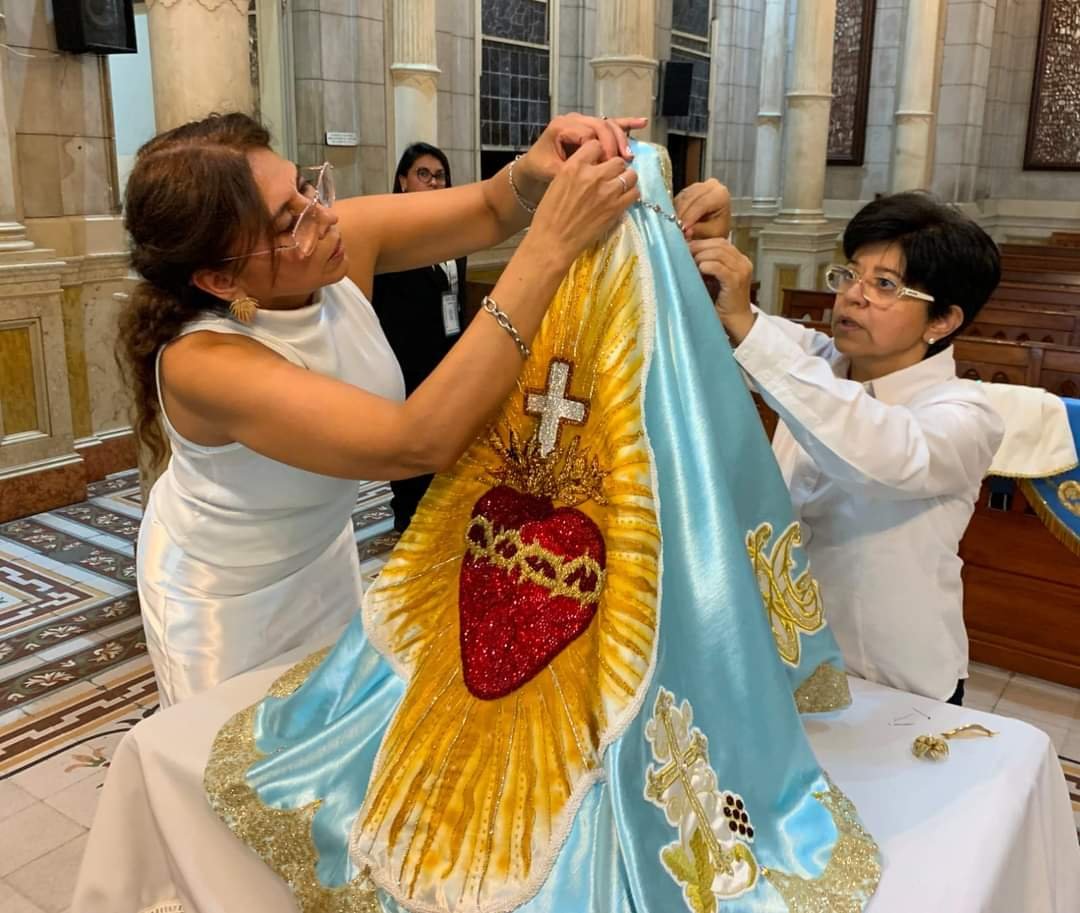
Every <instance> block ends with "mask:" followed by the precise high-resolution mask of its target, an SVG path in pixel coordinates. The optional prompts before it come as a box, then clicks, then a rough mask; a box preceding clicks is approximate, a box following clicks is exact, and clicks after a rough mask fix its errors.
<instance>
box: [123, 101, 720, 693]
mask: <svg viewBox="0 0 1080 913" xmlns="http://www.w3.org/2000/svg"><path fill="white" fill-rule="evenodd" d="M644 123H645V121H644V120H640V119H624V120H607V119H604V118H589V117H583V116H581V115H569V116H565V117H559V118H556V119H555V120H553V121H552V122H551V124H549V126H548V127H547V129H546V130H545V131H544V133H543V135H542V136H541V137H540V139H539V140H538V141H537V143H536V144H535V145H534V146H533V147H532V148H531V149H530V150H529V151H528V152H527V153H526V154H525V155H524V156H522V157H520V158H519V160H517V161H516V162H515V163H514V164H513V165H510V166H507V167H506V168H504V169H503V170H502V171H500V172H499V173H498V174H496V175H495V176H494V177H493V178H491V179H489V180H486V181H481V182H479V183H476V184H471V185H466V186H462V187H455V188H452V189H447V190H443V191H439V192H437V193H431V194H396V195H390V194H385V195H380V196H368V197H358V198H354V199H349V200H344V201H342V202H340V203H339V204H338V205H337V206H334V192H333V184H332V179H331V169H330V167H329V166H328V165H322V166H319V167H316V168H312V169H306V168H298V167H297V166H296V165H295V164H293V163H291V162H289V161H286V160H285V159H283V158H281V157H280V156H278V155H276V154H275V153H273V152H272V151H271V150H270V148H269V137H268V135H267V133H266V131H265V130H264V129H263V128H262V127H261V126H260V125H259V124H258V123H256V122H255V121H253V120H251V119H250V118H248V117H246V116H245V115H241V114H229V115H223V116H212V117H209V118H206V119H205V120H202V121H198V122H194V123H190V124H186V125H184V126H182V127H178V128H176V129H174V130H171V131H168V132H166V133H163V134H161V135H160V136H158V137H156V138H154V139H153V140H151V141H150V142H149V143H147V144H146V145H145V146H144V147H143V148H142V149H141V150H140V152H139V155H138V158H137V160H136V164H135V167H134V169H133V171H132V173H131V177H130V178H129V181H128V185H127V195H126V200H125V209H126V224H127V228H128V231H129V233H130V235H131V240H132V259H133V263H134V266H135V268H136V270H137V271H138V272H139V273H140V275H141V276H142V278H143V280H144V281H143V282H141V283H140V285H139V287H138V289H137V291H136V293H135V294H134V295H133V298H132V302H131V305H130V306H129V308H128V309H127V310H126V312H125V313H124V315H123V317H122V320H121V332H120V354H121V359H122V361H123V362H124V363H125V365H126V367H127V369H128V373H129V376H130V379H131V385H132V389H133V393H134V396H135V405H136V421H135V428H136V432H137V434H138V436H139V438H140V440H141V442H142V443H143V444H144V445H145V446H147V447H148V449H149V450H150V452H151V453H152V454H156V455H158V456H159V457H160V456H161V455H162V454H163V452H164V447H163V443H164V438H163V437H162V431H164V435H165V437H167V439H168V442H169V444H170V445H171V450H172V456H171V458H170V460H169V464H168V467H167V468H166V470H165V472H164V474H163V475H162V476H161V477H160V479H159V480H158V481H157V483H156V484H155V485H154V487H153V490H152V491H151V492H150V495H149V499H148V503H147V504H146V512H145V516H144V519H143V525H142V529H141V531H140V536H139V546H138V585H139V597H140V600H141V602H142V610H143V620H144V625H145V628H146V637H147V647H148V650H149V653H150V656H151V659H152V661H153V664H154V670H155V673H156V675H157V679H158V685H159V689H160V694H161V700H162V703H163V704H171V703H175V702H176V701H179V700H182V699H183V698H185V697H187V696H188V695H191V694H193V693H195V692H198V691H201V690H204V689H206V688H209V687H211V686H212V685H214V684H215V683H217V682H219V681H222V680H224V679H226V678H229V677H231V676H233V675H236V674H238V673H240V672H243V671H246V670H248V669H251V668H253V667H255V666H257V665H259V664H261V663H263V662H266V661H267V660H269V659H272V658H273V657H275V656H277V655H279V654H280V653H282V652H284V651H285V650H288V649H291V648H293V647H295V646H299V645H300V644H302V643H304V642H305V641H307V640H310V639H313V638H315V637H317V636H319V635H322V634H324V633H326V632H327V631H328V630H331V629H334V628H337V627H339V626H341V625H343V624H345V623H346V622H347V621H348V620H349V618H350V617H351V616H352V614H353V613H354V612H355V611H357V609H358V606H359V603H360V598H361V581H360V575H359V566H358V560H357V555H356V549H355V545H354V542H353V537H352V526H351V521H350V514H351V510H352V508H353V506H354V504H355V500H356V494H357V485H358V483H357V481H356V480H360V479H400V478H406V477H410V476H415V475H419V474H423V473H429V472H437V471H440V470H442V469H444V468H446V467H449V466H450V465H452V464H453V463H454V462H455V461H456V459H457V458H458V456H459V455H460V454H461V453H462V451H463V450H464V449H465V447H466V446H467V445H468V444H469V443H470V442H471V441H472V439H473V438H474V437H475V436H476V434H477V433H478V432H479V431H480V429H481V428H482V426H483V424H484V422H485V421H486V420H487V418H488V416H489V414H490V413H491V412H492V411H493V410H494V409H495V408H496V407H497V406H498V405H499V404H500V403H501V402H502V400H503V398H504V397H505V396H506V394H507V393H508V391H509V389H510V387H511V385H512V384H513V383H514V380H515V378H516V377H517V375H518V371H519V369H520V367H521V363H522V356H523V355H524V354H525V353H527V351H528V348H527V347H528V342H529V340H530V339H531V338H532V335H533V333H534V332H535V331H536V329H537V327H538V326H539V324H540V320H541V318H542V316H543V313H544V311H545V309H546V307H547V305H548V303H549V302H550V301H551V299H552V297H553V295H554V293H555V291H556V289H557V288H558V285H559V283H560V282H561V280H562V277H563V275H564V274H565V272H566V270H567V269H568V267H569V265H570V263H571V262H572V261H573V260H574V258H575V257H576V256H577V254H578V253H579V252H580V251H581V250H582V249H583V248H585V247H586V246H587V245H589V244H590V243H592V242H593V241H595V240H596V239H598V238H599V237H600V236H601V235H603V234H604V232H605V231H607V229H608V228H609V227H610V226H612V225H613V224H614V223H615V222H616V220H617V219H618V218H619V217H620V216H621V214H622V213H623V212H624V211H625V210H626V209H627V207H629V206H630V205H631V204H632V203H633V202H634V201H635V200H637V199H638V194H637V191H636V189H635V183H636V176H635V174H634V172H633V170H628V169H627V164H626V163H627V159H628V158H629V147H628V145H627V139H626V134H625V132H624V131H625V130H627V129H634V128H639V127H641V126H644ZM726 203H727V199H726V194H725V193H724V192H723V188H721V187H720V186H719V185H718V184H716V182H710V184H709V185H708V186H707V187H706V186H701V187H698V188H697V189H695V190H694V192H692V193H690V194H687V195H686V196H684V202H683V213H682V214H683V216H684V220H685V221H687V222H688V223H691V224H692V223H694V222H701V226H702V228H701V230H703V231H704V230H705V227H706V226H707V225H708V221H707V219H708V213H710V212H713V211H715V210H716V209H718V208H720V207H721V206H726ZM713 204H715V205H713ZM533 212H535V217H533V215H532V214H533ZM724 217H725V218H726V213H725V214H724ZM530 220H531V222H532V225H531V230H530V231H529V233H528V234H527V235H526V236H525V239H524V240H523V241H522V243H521V245H520V246H519V248H518V250H517V252H516V253H515V254H514V256H513V258H512V259H511V261H510V263H509V264H508V265H507V267H506V269H505V271H504V272H503V274H502V276H501V278H500V279H499V282H498V283H497V284H496V286H495V288H494V290H493V291H492V294H491V296H490V297H489V298H488V299H487V300H486V307H487V310H488V315H481V316H482V319H478V320H475V321H473V324H472V325H471V326H470V327H469V329H468V330H467V331H466V332H465V333H464V334H463V335H462V338H461V340H460V341H459V342H458V344H456V345H455V346H454V348H453V350H452V351H451V352H450V353H449V355H448V356H447V357H446V359H445V360H444V361H443V362H442V364H440V366H439V367H438V368H437V369H436V370H435V371H434V372H433V373H432V374H431V376H430V377H429V378H428V380H427V381H425V382H424V383H423V384H422V385H421V386H420V387H419V388H418V389H417V390H416V391H415V392H414V393H413V394H412V395H411V396H409V397H408V398H407V399H406V398H405V394H404V387H403V383H402V378H401V372H400V370H399V368H398V365H397V363H396V361H395V360H394V357H393V353H392V352H391V350H390V348H389V346H388V344H387V342H386V339H385V337H384V336H383V334H382V331H381V329H380V328H379V323H378V321H377V319H376V318H375V315H374V313H373V312H372V309H371V306H370V304H369V303H368V295H369V294H370V291H371V285H372V280H373V276H374V274H375V273H376V272H383V271H395V270H403V269H411V268H414V267H417V266H422V265H424V264H429V263H439V262H443V261H446V260H450V259H454V258H456V257H460V256H464V255H466V254H469V253H472V252H474V251H476V250H480V249H482V248H486V247H490V246H492V245H494V244H497V243H498V242H500V241H502V240H504V239H505V238H507V237H509V236H510V235H512V234H514V233H515V232H517V231H520V230H521V229H522V228H524V227H525V226H526V225H528V224H529V222H530ZM702 220H705V221H702ZM489 315H490V316H489Z"/></svg>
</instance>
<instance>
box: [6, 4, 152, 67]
mask: <svg viewBox="0 0 1080 913" xmlns="http://www.w3.org/2000/svg"><path fill="white" fill-rule="evenodd" d="M21 2H25V0H21ZM53 20H54V22H55V23H56V46H57V47H58V48H60V50H61V51H71V52H72V53H74V54H134V53H135V52H136V51H137V50H138V48H136V46H135V9H134V0H53Z"/></svg>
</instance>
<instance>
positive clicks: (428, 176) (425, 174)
mask: <svg viewBox="0 0 1080 913" xmlns="http://www.w3.org/2000/svg"><path fill="white" fill-rule="evenodd" d="M416 179H417V180H418V181H421V182H422V183H424V184H432V183H434V184H439V185H442V186H445V185H446V172H445V171H443V170H442V169H441V168H440V169H439V170H438V171H431V170H430V169H428V168H424V167H423V166H422V165H421V166H420V167H419V168H417V169H416Z"/></svg>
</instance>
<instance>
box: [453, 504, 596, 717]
mask: <svg viewBox="0 0 1080 913" xmlns="http://www.w3.org/2000/svg"><path fill="white" fill-rule="evenodd" d="M465 538H466V545H467V552H466V554H465V557H464V559H463V560H462V563H461V576H460V580H459V587H458V607H459V608H458V611H459V613H460V619H461V662H462V667H463V670H464V676H465V685H466V687H467V688H468V689H469V691H470V692H472V693H473V694H474V695H475V696H476V697H479V698H484V699H488V700H490V699H494V698H498V697H503V696H505V695H507V694H510V693H511V692H512V691H514V690H516V689H517V688H520V687H521V686H522V685H524V684H525V683H526V682H527V681H528V680H529V679H531V678H532V677H533V676H534V675H536V674H537V673H538V672H540V671H541V670H542V669H543V668H544V667H545V666H547V664H548V663H550V662H551V660H553V659H554V658H555V657H556V656H557V655H558V653H559V651H561V650H562V649H563V648H565V647H566V646H567V645H568V644H569V643H570V642H571V641H573V640H574V638H576V637H578V636H579V635H580V634H581V633H582V632H583V631H584V630H585V629H586V628H587V627H588V626H589V622H590V621H592V618H593V616H594V615H595V614H596V608H597V605H598V604H599V600H600V593H601V591H602V589H603V585H604V567H605V564H606V550H605V548H604V537H603V535H602V534H601V532H600V530H599V528H598V527H597V526H596V524H595V523H593V521H592V520H591V519H590V518H589V517H588V516H586V515H585V514H584V513H582V512H581V511H580V510H577V509H575V508H572V507H560V508H557V509H556V508H555V506H554V504H553V503H552V501H551V499H550V498H545V497H537V496H535V495H529V494H524V493H523V492H520V491H517V490H515V489H513V488H510V487H509V486H507V485H500V486H498V487H497V488H493V489H491V490H490V491H489V492H488V493H487V494H485V495H484V496H483V497H482V498H480V500H479V501H477V502H476V505H475V506H474V507H473V511H472V519H471V520H470V522H469V527H468V531H467V532H466V536H465Z"/></svg>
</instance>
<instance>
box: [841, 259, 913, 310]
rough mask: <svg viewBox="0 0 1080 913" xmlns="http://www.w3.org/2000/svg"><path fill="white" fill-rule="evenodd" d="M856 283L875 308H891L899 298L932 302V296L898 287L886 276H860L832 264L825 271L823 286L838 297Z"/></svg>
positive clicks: (905, 287) (898, 285)
mask: <svg viewBox="0 0 1080 913" xmlns="http://www.w3.org/2000/svg"><path fill="white" fill-rule="evenodd" d="M856 283H858V284H859V286H860V287H861V289H862V295H863V297H864V298H865V299H866V300H867V301H868V302H869V303H870V304H873V305H876V306H877V307H891V306H892V305H894V304H895V303H896V302H897V300H898V299H900V298H917V299H918V300H919V301H933V300H934V296H933V295H928V294H926V292H920V291H919V290H918V289H913V288H908V287H907V286H905V285H900V284H899V283H897V282H896V281H894V280H893V279H890V278H889V277H888V276H870V277H869V278H867V277H866V276H860V275H859V274H858V273H857V272H855V270H853V269H852V268H851V267H850V266H840V265H839V264H836V263H834V264H833V265H831V266H830V267H828V268H827V269H826V270H825V284H826V285H827V286H828V287H829V288H830V289H831V290H832V291H834V292H836V293H837V294H838V295H842V294H844V293H845V292H847V291H850V290H851V287H852V286H853V285H855V284H856Z"/></svg>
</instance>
